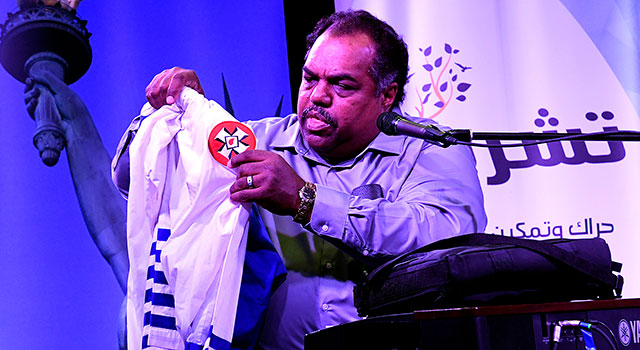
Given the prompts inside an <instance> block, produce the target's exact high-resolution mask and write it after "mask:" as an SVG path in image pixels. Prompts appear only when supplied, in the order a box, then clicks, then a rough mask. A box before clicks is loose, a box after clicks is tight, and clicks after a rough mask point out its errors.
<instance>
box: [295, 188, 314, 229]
mask: <svg viewBox="0 0 640 350" xmlns="http://www.w3.org/2000/svg"><path fill="white" fill-rule="evenodd" d="M298 197H300V205H299V206H298V212H297V213H296V215H295V216H294V217H293V221H295V222H297V223H299V224H306V223H307V218H308V217H309V214H310V213H311V209H313V203H314V202H315V201H316V185H315V184H314V183H311V182H306V183H305V184H304V186H302V188H300V189H299V190H298Z"/></svg>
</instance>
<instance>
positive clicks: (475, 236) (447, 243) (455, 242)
mask: <svg viewBox="0 0 640 350" xmlns="http://www.w3.org/2000/svg"><path fill="white" fill-rule="evenodd" d="M491 244H508V245H514V246H517V247H522V248H525V249H529V250H531V251H534V252H537V253H539V254H541V255H544V256H546V257H548V258H551V259H553V260H556V261H558V262H561V263H563V264H565V265H567V266H568V267H570V268H573V269H574V270H576V271H578V272H581V273H583V274H585V275H587V276H591V277H592V278H594V279H596V280H598V281H599V282H601V283H604V284H605V285H608V286H612V288H615V289H616V291H617V293H618V294H620V291H618V290H617V289H618V284H619V279H618V277H617V276H616V275H614V274H613V273H611V272H606V271H602V270H601V269H598V268H597V267H596V266H595V265H594V264H593V263H591V262H590V261H588V260H585V259H582V258H581V257H579V256H577V255H576V254H573V253H571V252H568V251H566V250H564V249H562V248H558V247H556V246H555V245H553V244H551V243H548V242H545V241H535V240H531V239H524V238H515V237H506V236H498V235H491V234H484V233H471V234H466V235H461V236H454V237H451V238H446V239H442V240H439V241H435V242H433V243H431V244H427V245H425V246H423V247H421V248H418V249H416V250H413V251H410V252H408V253H405V254H402V255H400V256H398V257H396V258H394V259H392V260H390V261H388V262H386V263H384V264H383V265H381V266H379V267H378V268H376V269H375V270H373V271H371V273H370V274H369V275H368V276H367V279H366V281H367V283H370V282H371V281H372V280H373V279H374V278H375V276H376V275H379V274H383V275H384V274H386V272H387V270H390V269H391V268H392V267H393V266H394V265H396V263H398V262H399V261H401V260H403V259H405V258H406V257H408V256H409V255H412V254H415V253H422V252H428V251H432V250H438V249H448V248H453V247H459V246H483V245H491Z"/></svg>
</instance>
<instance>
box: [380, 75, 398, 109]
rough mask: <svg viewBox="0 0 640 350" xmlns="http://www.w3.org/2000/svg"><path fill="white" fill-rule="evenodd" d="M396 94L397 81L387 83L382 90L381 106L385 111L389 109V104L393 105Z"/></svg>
mask: <svg viewBox="0 0 640 350" xmlns="http://www.w3.org/2000/svg"><path fill="white" fill-rule="evenodd" d="M397 94H398V83H396V82H393V83H391V84H389V86H387V87H386V88H385V89H384V90H382V94H381V95H382V106H383V107H384V109H385V110H386V111H390V110H391V106H393V101H395V99H396V95H397Z"/></svg>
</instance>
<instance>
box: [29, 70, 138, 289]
mask: <svg viewBox="0 0 640 350" xmlns="http://www.w3.org/2000/svg"><path fill="white" fill-rule="evenodd" d="M34 81H35V82H38V83H40V84H42V85H44V86H45V87H46V88H47V89H48V90H49V92H50V94H44V93H42V91H40V90H39V89H40V88H38V87H34V86H33V85H34V84H33V82H34ZM47 96H49V97H47ZM50 96H53V98H54V99H55V104H56V107H57V108H58V111H59V112H60V115H61V118H62V125H61V126H62V129H63V130H64V136H65V139H66V143H67V144H66V149H67V158H68V160H69V168H70V171H71V177H72V179H73V183H74V186H75V190H76V195H77V197H78V201H79V204H80V208H81V210H82V215H83V217H84V221H85V223H86V225H87V229H88V230H89V233H90V234H91V237H92V239H93V241H94V242H95V244H96V246H97V247H98V249H99V250H100V253H102V255H103V256H104V258H105V259H106V260H107V262H108V263H109V265H110V266H111V268H112V270H113V272H114V274H115V276H116V279H117V281H118V283H119V285H120V287H121V288H122V290H123V291H126V285H127V274H128V271H129V259H128V256H127V242H126V202H125V200H124V199H123V198H122V197H121V196H120V194H119V192H118V190H117V189H116V188H115V186H114V185H113V183H112V182H111V170H110V163H111V157H110V156H109V154H108V152H107V151H106V149H105V147H104V144H103V143H102V140H101V138H100V135H99V134H98V130H97V129H96V127H95V124H94V123H93V119H92V118H91V115H90V114H89V111H88V109H87V107H86V106H85V104H84V103H83V102H82V100H81V99H80V97H79V96H78V95H77V94H76V93H75V92H74V91H73V90H71V89H70V88H69V87H68V86H67V85H66V84H64V82H62V81H61V80H59V79H58V78H57V77H55V76H54V75H52V74H49V73H46V72H42V73H38V74H37V75H36V74H34V75H32V76H31V79H30V80H29V81H28V82H27V88H26V92H25V102H26V104H27V110H28V111H29V113H30V114H32V113H33V110H34V109H35V107H36V105H37V104H38V103H41V102H42V99H43V98H51V97H50ZM32 115H33V114H32Z"/></svg>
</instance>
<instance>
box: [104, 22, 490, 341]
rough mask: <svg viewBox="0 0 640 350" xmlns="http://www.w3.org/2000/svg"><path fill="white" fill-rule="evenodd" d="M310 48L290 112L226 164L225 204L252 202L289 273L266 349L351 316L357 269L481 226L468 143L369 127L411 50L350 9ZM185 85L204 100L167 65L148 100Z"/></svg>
mask: <svg viewBox="0 0 640 350" xmlns="http://www.w3.org/2000/svg"><path fill="white" fill-rule="evenodd" d="M307 42H308V43H307V44H308V45H307V49H308V51H307V55H306V60H305V64H304V68H303V80H302V82H301V85H300V90H299V96H298V107H297V115H295V114H294V115H289V116H287V117H285V118H267V119H262V120H258V121H253V122H248V124H249V125H250V126H251V127H252V128H253V130H254V132H255V134H256V137H257V138H258V141H259V144H258V149H259V150H255V151H247V152H245V153H242V154H240V155H238V156H236V157H234V158H232V160H231V162H230V166H231V167H233V168H236V169H237V171H238V177H237V180H236V181H235V183H234V184H233V185H232V186H231V189H230V191H231V198H232V200H235V201H238V202H255V203H257V204H259V205H260V207H261V216H262V218H263V221H264V222H265V225H266V226H267V230H268V231H269V234H270V236H271V239H272V240H273V242H274V244H275V246H276V249H278V251H279V253H280V254H281V256H282V258H283V260H284V262H285V265H286V267H287V269H288V271H289V275H288V277H287V280H286V282H285V283H284V284H283V285H282V286H281V287H280V288H279V289H278V290H277V291H276V292H275V294H274V295H273V296H272V299H271V303H270V305H269V309H268V315H267V320H266V324H265V329H264V331H263V335H262V338H261V342H260V345H261V346H262V347H264V348H267V349H301V348H302V346H303V340H304V334H306V333H309V332H312V331H315V330H319V329H323V328H325V327H328V326H332V325H336V324H340V323H344V322H348V321H352V320H356V319H358V316H357V313H356V310H355V308H354V306H353V296H352V293H353V286H354V281H356V280H357V279H358V278H359V277H360V274H361V273H362V269H363V267H366V266H368V265H372V264H375V263H378V262H380V261H382V260H384V259H387V258H389V257H392V256H394V255H397V254H401V253H404V252H406V251H409V250H411V249H415V248H418V247H419V246H422V245H425V244H427V243H429V242H432V241H434V240H437V239H441V238H445V237H448V236H452V235H457V234H463V233H471V232H482V231H483V230H484V229H485V225H486V216H485V212H484V208H483V198H482V192H481V188H480V185H479V181H478V176H477V172H476V169H475V159H474V157H473V154H472V152H471V151H470V149H469V148H467V147H462V146H453V147H449V148H446V149H445V148H439V147H437V146H434V145H432V144H429V143H426V142H424V141H422V140H418V139H411V138H407V137H401V136H400V137H391V136H387V135H384V134H382V133H380V132H379V131H378V129H377V127H376V120H377V118H378V116H379V115H380V114H381V113H383V112H387V111H389V110H391V109H393V108H397V107H398V105H399V104H400V102H401V101H402V100H403V97H404V86H405V83H406V81H407V72H408V54H407V49H406V45H405V43H404V42H403V41H402V39H401V38H400V37H399V36H398V35H397V34H396V33H395V31H394V30H393V29H392V28H391V27H390V26H388V25H387V24H386V23H384V22H382V21H380V20H378V19H377V18H375V17H373V16H372V15H370V14H369V13H367V12H365V11H347V12H340V13H336V14H333V15H331V16H330V17H328V18H326V19H323V20H321V21H320V22H319V23H318V24H317V25H316V27H315V29H314V32H313V33H312V34H310V35H309V37H308V38H307ZM184 86H189V87H192V88H194V89H196V90H197V91H199V92H201V93H202V88H201V86H200V83H199V81H198V78H197V76H196V75H195V73H194V72H193V71H190V70H184V69H181V68H173V69H170V70H166V71H164V72H162V73H160V74H159V75H157V76H156V77H155V78H154V80H153V81H152V82H151V84H150V85H149V86H148V87H147V98H148V100H149V102H150V103H151V104H152V105H153V106H154V107H156V108H159V107H160V106H162V105H163V104H165V103H169V104H170V103H173V102H174V101H175V98H176V96H177V95H178V94H179V92H180V91H181V90H182V88H183V87H184ZM422 122H424V121H422ZM135 127H136V123H135V122H134V124H133V128H134V129H135ZM125 147H126V145H125ZM116 164H117V163H116ZM116 169H117V168H116ZM116 173H118V172H116ZM123 182H124V183H126V181H123Z"/></svg>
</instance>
